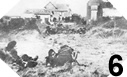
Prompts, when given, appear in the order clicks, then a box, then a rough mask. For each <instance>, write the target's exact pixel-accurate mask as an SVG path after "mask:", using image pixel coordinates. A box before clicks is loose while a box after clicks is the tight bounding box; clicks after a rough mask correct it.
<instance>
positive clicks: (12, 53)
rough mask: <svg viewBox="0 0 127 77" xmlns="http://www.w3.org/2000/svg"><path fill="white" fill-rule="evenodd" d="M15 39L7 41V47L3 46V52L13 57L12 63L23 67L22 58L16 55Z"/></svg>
mask: <svg viewBox="0 0 127 77" xmlns="http://www.w3.org/2000/svg"><path fill="white" fill-rule="evenodd" d="M16 43H17V42H16V41H11V42H9V43H8V45H7V47H6V48H5V52H6V53H7V54H8V55H9V56H10V57H11V58H12V59H13V63H16V64H18V65H19V67H20V68H19V69H23V68H24V63H23V61H22V59H21V58H20V57H19V56H18V53H17V51H16V49H15V46H16Z"/></svg>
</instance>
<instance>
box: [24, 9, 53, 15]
mask: <svg viewBox="0 0 127 77" xmlns="http://www.w3.org/2000/svg"><path fill="white" fill-rule="evenodd" d="M25 13H27V14H35V15H50V14H51V13H50V11H49V10H46V9H29V10H27V11H26V12H25Z"/></svg>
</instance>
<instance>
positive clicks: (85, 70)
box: [0, 20, 127, 77]
mask: <svg viewBox="0 0 127 77" xmlns="http://www.w3.org/2000/svg"><path fill="white" fill-rule="evenodd" d="M118 21H121V22H124V21H123V20H118ZM118 21H116V22H118ZM125 22H126V21H125ZM125 22H124V23H125ZM116 24H117V26H116V28H115V29H114V28H109V27H111V26H110V25H112V24H111V22H110V21H108V22H106V23H105V24H101V25H100V26H96V27H93V28H91V29H90V30H89V31H87V32H86V33H85V34H55V35H50V36H47V37H43V35H42V34H39V33H38V31H37V30H22V31H19V32H17V31H12V32H10V33H8V34H7V33H4V32H1V35H0V39H1V40H0V44H1V48H3V47H5V46H6V44H7V43H8V42H9V41H10V40H16V41H17V46H16V48H17V51H18V54H19V55H22V54H28V55H29V56H32V57H35V56H36V55H38V56H39V60H38V62H39V64H38V65H37V66H36V67H35V68H27V69H25V70H23V71H21V72H17V73H18V74H19V75H20V76H21V77H107V76H108V75H109V68H108V62H109V59H110V57H111V56H112V55H114V54H119V55H121V56H122V58H123V61H124V60H125V59H126V57H127V51H126V50H127V30H126V28H125V27H126V26H127V25H126V24H118V23H116ZM120 25H122V26H120ZM65 44H66V45H69V46H71V47H72V48H73V49H74V50H75V51H79V52H80V53H79V55H78V58H77V61H78V62H79V63H80V64H83V65H85V66H78V65H77V64H73V66H72V69H68V68H69V66H68V65H67V64H66V65H65V66H62V67H56V68H51V67H46V66H45V57H46V56H47V55H48V50H49V49H51V48H52V49H54V50H55V51H56V52H57V51H58V50H59V48H60V46H62V45H65ZM115 62H117V60H115ZM121 63H122V62H121ZM9 65H10V67H11V68H12V69H13V70H14V71H17V67H16V66H12V65H11V64H9Z"/></svg>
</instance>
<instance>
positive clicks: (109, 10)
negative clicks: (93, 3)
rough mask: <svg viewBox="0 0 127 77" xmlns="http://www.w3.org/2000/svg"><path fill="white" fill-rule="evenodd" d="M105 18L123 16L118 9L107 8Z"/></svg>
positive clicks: (104, 13) (104, 11) (104, 10)
mask: <svg viewBox="0 0 127 77" xmlns="http://www.w3.org/2000/svg"><path fill="white" fill-rule="evenodd" d="M103 16H104V17H107V16H109V17H122V14H121V13H119V12H118V11H117V10H116V9H114V8H105V9H103Z"/></svg>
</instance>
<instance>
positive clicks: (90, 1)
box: [88, 0, 103, 6]
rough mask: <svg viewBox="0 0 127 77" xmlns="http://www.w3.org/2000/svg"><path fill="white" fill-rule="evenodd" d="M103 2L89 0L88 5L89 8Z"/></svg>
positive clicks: (100, 0)
mask: <svg viewBox="0 0 127 77" xmlns="http://www.w3.org/2000/svg"><path fill="white" fill-rule="evenodd" d="M102 2H103V1H102V0H89V1H88V5H89V6H91V5H99V4H101V3H102Z"/></svg>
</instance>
